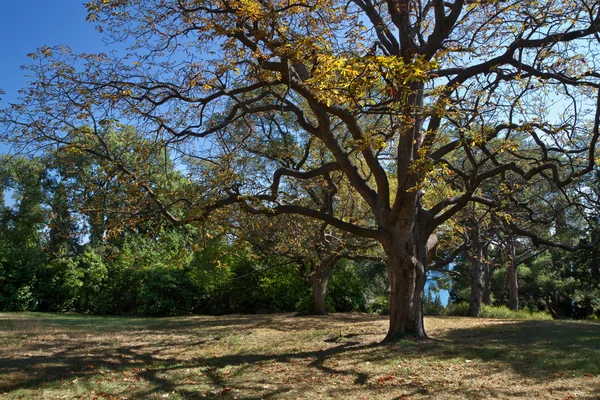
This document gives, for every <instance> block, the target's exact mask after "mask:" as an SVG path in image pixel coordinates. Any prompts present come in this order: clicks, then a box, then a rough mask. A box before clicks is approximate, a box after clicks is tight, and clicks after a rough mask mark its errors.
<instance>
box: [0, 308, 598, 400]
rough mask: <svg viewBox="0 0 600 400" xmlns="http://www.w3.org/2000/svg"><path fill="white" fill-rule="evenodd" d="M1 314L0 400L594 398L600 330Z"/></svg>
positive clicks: (526, 324) (341, 319)
mask: <svg viewBox="0 0 600 400" xmlns="http://www.w3.org/2000/svg"><path fill="white" fill-rule="evenodd" d="M426 326H427V330H428V332H429V334H430V335H431V337H432V340H429V341H427V342H424V343H415V342H411V341H400V342H397V343H394V344H389V345H381V344H378V343H379V342H380V341H381V339H382V338H383V336H384V334H385V331H386V327H387V320H386V318H383V317H377V316H372V315H366V314H335V315H331V316H326V317H297V316H294V315H291V314H284V315H229V316H222V317H210V316H193V317H177V318H160V319H156V318H153V319H151V318H147V319H146V318H118V317H93V316H81V315H53V314H33V313H3V314H2V313H0V399H1V398H8V399H146V398H148V399H152V398H169V399H216V398H225V399H334V398H335V399H404V398H405V399H429V398H431V399H484V398H485V399H487V398H497V399H507V398H519V399H533V398H539V399H574V398H577V399H600V324H594V323H583V322H554V321H513V320H489V319H470V318H458V317H445V318H442V317H440V318H427V319H426Z"/></svg>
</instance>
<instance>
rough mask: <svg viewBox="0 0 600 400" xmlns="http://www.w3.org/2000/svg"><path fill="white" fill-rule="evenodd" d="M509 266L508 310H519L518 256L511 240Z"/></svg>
mask: <svg viewBox="0 0 600 400" xmlns="http://www.w3.org/2000/svg"><path fill="white" fill-rule="evenodd" d="M508 247H509V248H508V250H509V264H508V308H510V309H511V310H518V309H519V282H518V280H517V266H518V265H517V254H516V249H515V244H514V242H513V240H512V238H511V240H509V242H508Z"/></svg>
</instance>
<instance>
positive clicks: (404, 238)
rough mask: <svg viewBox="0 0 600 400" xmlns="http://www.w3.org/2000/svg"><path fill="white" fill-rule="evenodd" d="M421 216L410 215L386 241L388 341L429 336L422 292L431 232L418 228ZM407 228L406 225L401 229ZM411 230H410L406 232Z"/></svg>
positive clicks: (419, 338) (420, 338)
mask: <svg viewBox="0 0 600 400" xmlns="http://www.w3.org/2000/svg"><path fill="white" fill-rule="evenodd" d="M417 220H418V218H415V217H414V216H412V218H411V217H410V216H407V217H406V218H402V219H401V221H402V222H404V224H406V225H405V226H404V227H402V226H400V227H398V230H396V231H394V232H392V233H393V236H392V240H391V241H390V242H386V243H385V244H384V250H385V252H386V255H387V260H388V277H389V280H390V326H389V329H388V333H387V335H386V337H385V339H384V340H385V341H392V340H396V339H401V338H413V339H417V340H422V339H426V338H427V334H426V333H425V325H424V323H423V292H424V290H425V281H426V275H425V265H426V260H427V254H428V253H429V252H428V248H427V244H428V242H429V243H432V245H434V241H430V240H428V239H429V235H428V234H426V233H425V232H422V231H420V230H419V224H418V223H415V221H417ZM402 228H404V229H402ZM407 232H408V234H407Z"/></svg>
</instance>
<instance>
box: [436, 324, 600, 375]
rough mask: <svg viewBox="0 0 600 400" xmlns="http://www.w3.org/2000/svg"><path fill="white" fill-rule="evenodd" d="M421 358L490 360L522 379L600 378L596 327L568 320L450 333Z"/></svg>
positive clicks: (599, 342)
mask: <svg viewBox="0 0 600 400" xmlns="http://www.w3.org/2000/svg"><path fill="white" fill-rule="evenodd" d="M444 339H445V340H444V342H442V343H432V346H427V347H429V348H428V349H426V351H425V354H427V353H432V354H435V355H437V356H440V357H464V358H465V359H478V360H481V361H494V362H498V363H501V364H503V365H506V366H508V367H510V368H512V370H513V371H515V372H517V373H519V374H521V375H523V376H526V377H533V378H535V377H544V376H547V374H548V373H554V374H560V373H572V372H577V373H582V374H590V375H600V324H595V323H586V322H573V321H565V322H560V321H515V322H512V323H506V324H498V325H492V326H487V327H483V328H469V329H454V330H451V331H449V332H448V333H447V334H446V335H445V338H444Z"/></svg>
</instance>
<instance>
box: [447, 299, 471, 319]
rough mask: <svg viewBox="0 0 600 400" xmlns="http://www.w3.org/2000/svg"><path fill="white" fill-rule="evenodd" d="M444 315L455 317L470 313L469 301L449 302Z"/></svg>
mask: <svg viewBox="0 0 600 400" xmlns="http://www.w3.org/2000/svg"><path fill="white" fill-rule="evenodd" d="M444 315H451V316H453V317H466V316H468V315H469V303H465V302H460V303H453V304H448V307H446V311H445V312H444Z"/></svg>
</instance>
